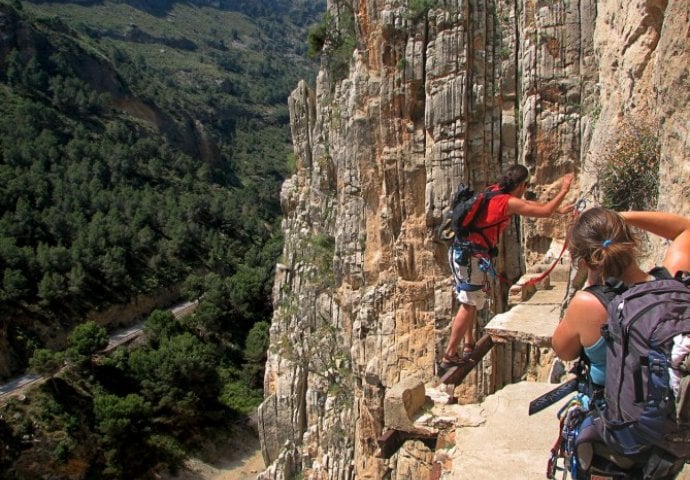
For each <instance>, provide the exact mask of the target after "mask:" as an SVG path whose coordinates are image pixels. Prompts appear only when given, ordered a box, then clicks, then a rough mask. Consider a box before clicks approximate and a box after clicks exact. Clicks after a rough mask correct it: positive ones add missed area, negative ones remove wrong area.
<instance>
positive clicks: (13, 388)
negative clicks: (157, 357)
mask: <svg viewBox="0 0 690 480" xmlns="http://www.w3.org/2000/svg"><path fill="white" fill-rule="evenodd" d="M197 305H198V302H185V303H181V304H179V305H177V306H175V307H173V308H171V309H170V311H171V312H172V313H173V315H175V318H180V317H184V316H185V315H189V314H190V313H192V312H193V311H194V309H195V308H196V307H197ZM144 323H146V322H139V323H137V324H136V325H132V326H131V327H127V328H125V329H122V330H118V331H117V332H114V333H112V334H111V335H110V337H109V338H108V345H107V346H106V347H105V348H104V349H103V350H102V351H101V353H108V352H111V351H113V350H114V349H116V348H117V347H119V346H121V345H124V344H126V343H129V342H131V341H133V340H134V339H136V338H138V337H139V336H140V335H141V334H142V333H143V331H144ZM46 379H47V377H45V376H43V375H36V374H25V375H22V376H19V377H16V378H13V379H12V380H10V381H8V382H7V383H5V384H4V385H0V401H2V400H4V399H5V398H7V397H10V396H11V395H18V394H20V393H21V392H23V391H24V390H25V389H26V388H27V387H29V386H31V385H35V384H38V383H41V382H43V381H45V380H46Z"/></svg>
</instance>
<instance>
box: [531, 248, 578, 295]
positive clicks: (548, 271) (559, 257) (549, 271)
mask: <svg viewBox="0 0 690 480" xmlns="http://www.w3.org/2000/svg"><path fill="white" fill-rule="evenodd" d="M566 248H568V242H567V241H566V242H563V248H562V249H561V253H560V254H558V258H557V259H556V260H555V261H554V262H553V265H551V266H550V267H549V268H548V270H546V271H545V272H544V273H542V274H541V275H539V276H538V277H535V278H532V279H531V280H529V281H528V282H527V283H525V284H523V285H522V286H523V287H529V286H530V285H534V284H537V283H539V282H541V281H542V280H544V279H545V278H546V277H548V276H549V275H550V274H551V272H552V271H553V269H554V268H556V265H558V262H560V261H561V258H562V257H563V254H564V253H565V250H566Z"/></svg>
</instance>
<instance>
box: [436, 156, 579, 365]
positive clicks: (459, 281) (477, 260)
mask: <svg viewBox="0 0 690 480" xmlns="http://www.w3.org/2000/svg"><path fill="white" fill-rule="evenodd" d="M572 181H573V174H567V175H565V176H563V179H562V182H561V189H560V191H559V192H558V194H557V195H556V196H555V197H554V198H552V199H551V200H549V201H548V202H536V201H531V200H525V199H523V198H522V196H523V195H524V194H525V192H526V191H527V188H528V187H529V171H528V170H527V168H526V167H525V166H523V165H511V166H510V167H508V168H507V169H506V171H505V172H504V174H503V177H502V178H501V180H500V181H499V182H498V183H497V184H495V185H492V186H491V187H489V189H488V191H491V192H499V193H494V194H492V195H491V196H490V198H487V200H486V203H485V205H483V207H482V210H481V211H480V212H478V214H477V218H476V219H475V220H473V225H472V227H473V228H472V231H471V232H470V233H468V234H467V235H465V236H462V237H458V236H456V238H455V240H454V241H453V245H452V246H451V247H450V249H449V251H448V261H449V264H450V268H451V271H452V272H453V277H454V280H455V293H456V295H457V298H458V301H459V302H460V307H459V308H458V312H457V314H456V315H455V318H454V319H453V324H452V326H451V333H450V340H449V342H448V346H447V347H446V349H445V352H444V355H443V359H442V361H441V362H440V363H439V365H438V367H439V374H441V375H442V374H443V373H444V372H445V371H446V370H448V369H449V368H451V367H453V366H457V365H460V364H462V363H463V362H465V361H467V359H468V358H469V356H470V355H471V354H472V351H473V350H474V322H475V320H476V318H477V310H481V309H482V308H483V307H484V304H485V303H486V298H487V292H486V289H485V286H486V285H487V284H488V276H487V273H488V272H490V271H491V270H492V269H493V259H494V256H495V254H496V245H497V244H498V238H499V235H500V234H501V232H503V230H504V229H505V227H506V226H507V225H508V222H509V221H510V218H511V217H512V216H513V215H521V216H524V217H532V218H546V217H550V216H551V215H553V214H554V213H555V212H558V213H566V212H567V211H569V210H571V209H572V207H570V206H568V207H563V208H560V209H559V207H560V205H561V202H562V201H563V199H564V198H565V196H566V194H567V193H568V191H569V190H570V184H571V183H572ZM487 197H488V196H487ZM463 337H464V344H463V351H462V354H460V353H458V347H459V343H460V339H461V338H463Z"/></svg>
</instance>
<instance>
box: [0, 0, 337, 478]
mask: <svg viewBox="0 0 690 480" xmlns="http://www.w3.org/2000/svg"><path fill="white" fill-rule="evenodd" d="M324 8H325V2H323V1H317V2H296V1H295V2H293V1H284V0H281V1H247V2H231V1H213V2H211V1H203V0H200V1H186V2H179V3H178V2H175V1H112V2H110V1H73V2H60V1H52V2H47V1H46V2H19V1H4V0H3V1H0V322H1V324H0V333H2V336H1V340H0V364H1V365H0V375H1V376H3V377H5V378H7V377H8V376H10V375H13V374H16V373H18V372H21V371H23V370H24V369H25V368H27V367H29V366H31V367H32V368H33V369H34V370H35V371H41V372H48V373H50V374H55V376H54V377H53V379H52V380H51V381H50V382H47V383H46V384H44V386H43V387H42V389H41V393H40V397H41V399H40V400H39V399H36V398H34V399H33V401H32V402H30V405H29V406H28V407H27V406H26V405H20V404H18V403H16V402H10V404H9V405H7V406H5V407H3V409H4V414H3V416H2V419H1V420H0V429H2V431H3V436H2V440H0V447H2V449H1V451H2V452H3V453H1V454H0V472H3V475H0V476H2V477H3V478H34V477H31V475H36V476H40V474H41V473H42V471H43V470H42V469H46V468H48V470H45V471H51V472H53V473H54V471H56V469H58V470H60V469H64V472H65V475H67V474H68V473H69V472H74V471H75V470H76V471H79V472H80V475H82V477H71V478H136V477H137V476H140V475H143V474H145V473H146V472H149V471H150V469H151V468H153V467H154V466H155V465H157V464H158V466H159V467H160V465H166V464H170V465H175V464H177V463H179V461H180V459H181V458H183V456H184V452H185V449H186V448H188V446H189V445H190V441H191V444H193V443H194V441H195V440H199V439H200V438H202V437H203V434H202V432H203V431H204V429H205V428H206V427H208V426H210V425H212V424H215V425H218V421H219V419H221V420H222V419H224V418H226V417H227V414H228V412H243V411H246V410H247V409H249V408H251V406H253V405H254V404H255V402H256V401H257V400H258V399H259V398H260V386H261V368H262V363H263V358H264V350H265V348H266V343H267V340H266V338H267V328H268V323H267V322H268V321H269V320H270V314H271V309H272V307H271V299H270V287H271V280H272V275H273V273H272V269H273V266H274V264H275V262H276V259H277V256H278V255H279V253H280V249H281V244H282V238H281V237H280V231H279V228H277V222H278V221H279V213H280V209H279V204H278V192H279V188H280V184H281V182H282V180H283V179H284V178H285V176H286V175H287V174H289V172H290V169H291V166H290V153H289V152H290V151H291V147H290V145H289V140H290V134H289V127H288V113H287V106H286V98H287V95H288V93H289V91H290V90H291V89H292V88H293V87H294V86H295V84H296V83H297V81H298V79H300V78H311V77H313V74H314V73H313V72H314V71H315V68H316V66H315V65H314V64H313V63H311V62H310V61H309V60H308V59H307V56H306V53H305V52H306V36H307V33H306V32H307V28H308V27H309V25H311V24H313V23H314V22H316V21H318V19H319V18H320V16H321V12H322V11H323V10H324ZM142 297H147V298H153V299H162V298H165V299H178V300H200V303H199V307H198V308H197V310H196V311H195V313H194V314H193V315H191V316H189V317H185V318H183V319H180V320H175V319H174V318H173V317H172V316H171V315H168V314H164V313H162V312H154V313H153V316H152V317H151V320H149V322H148V324H147V332H148V335H147V339H148V340H149V341H150V343H147V344H144V345H142V346H141V348H139V349H137V350H132V351H131V352H130V351H123V352H118V353H117V355H116V356H115V357H105V358H100V357H98V358H93V357H91V356H90V354H91V353H92V352H94V351H96V350H98V348H100V347H101V346H102V338H103V336H104V335H105V331H106V329H112V328H115V327H118V326H121V325H124V324H128V323H132V322H133V321H137V320H138V319H137V318H125V317H126V316H125V317H123V318H118V319H116V320H115V321H112V319H110V320H105V319H104V318H101V317H100V316H99V312H102V311H104V310H106V309H107V308H108V307H109V306H111V305H114V304H121V305H127V304H128V303H130V302H132V301H133V300H134V299H140V298H142ZM163 306H164V305H163ZM91 320H95V323H94V322H92V321H91ZM84 337H86V338H87V340H86V341H85V340H84ZM99 339H100V340H99ZM65 349H66V350H65ZM65 362H66V363H67V364H68V368H67V369H62V370H60V369H59V366H60V365H63V364H64V363H65ZM8 418H15V419H17V418H19V419H21V420H20V421H17V422H14V423H13V422H6V419H8ZM62 431H66V432H67V434H61V435H59V436H57V433H56V435H53V434H52V433H51V432H62ZM93 435H95V437H93V438H92V436H93ZM135 439H136V440H135ZM142 452H150V453H151V455H149V456H147V455H142ZM29 459H31V460H29ZM79 465H81V466H79ZM58 466H59V468H58ZM60 471H62V470H60ZM56 478H57V477H56Z"/></svg>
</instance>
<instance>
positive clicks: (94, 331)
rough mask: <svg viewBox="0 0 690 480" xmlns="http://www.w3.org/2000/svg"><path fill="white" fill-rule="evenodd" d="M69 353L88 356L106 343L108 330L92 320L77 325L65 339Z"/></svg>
mask: <svg viewBox="0 0 690 480" xmlns="http://www.w3.org/2000/svg"><path fill="white" fill-rule="evenodd" d="M67 341H68V345H69V349H68V352H69V353H70V355H72V356H73V355H75V354H76V355H81V356H88V355H91V354H93V353H95V352H97V351H98V350H100V349H102V348H105V347H106V346H107V345H108V332H107V330H106V329H105V328H103V327H101V326H100V325H97V324H96V323H95V322H93V321H88V322H86V323H82V324H81V325H77V326H76V327H75V328H74V330H73V331H72V333H71V334H70V336H69V338H68V339H67Z"/></svg>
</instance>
